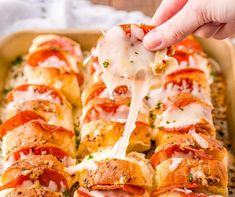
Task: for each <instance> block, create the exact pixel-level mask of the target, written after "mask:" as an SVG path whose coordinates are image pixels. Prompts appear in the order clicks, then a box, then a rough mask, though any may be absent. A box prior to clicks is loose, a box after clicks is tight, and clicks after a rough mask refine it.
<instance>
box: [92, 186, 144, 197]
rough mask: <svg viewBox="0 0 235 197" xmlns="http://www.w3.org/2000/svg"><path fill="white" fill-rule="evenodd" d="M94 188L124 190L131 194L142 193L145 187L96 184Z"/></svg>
mask: <svg viewBox="0 0 235 197" xmlns="http://www.w3.org/2000/svg"><path fill="white" fill-rule="evenodd" d="M92 189H93V190H123V191H124V192H127V193H129V194H133V195H142V194H144V192H145V189H144V188H142V187H139V186H135V185H95V186H93V187H92Z"/></svg>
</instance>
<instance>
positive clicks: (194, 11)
mask: <svg viewBox="0 0 235 197" xmlns="http://www.w3.org/2000/svg"><path fill="white" fill-rule="evenodd" d="M194 2H195V1H188V3H187V4H186V5H185V6H184V7H183V8H182V9H181V10H180V11H179V12H178V13H177V14H175V15H174V16H173V17H172V18H170V19H169V20H168V21H166V22H165V23H163V24H162V25H160V26H158V27H156V28H154V29H153V30H152V31H150V32H149V33H148V34H147V35H146V36H145V37H144V40H143V42H144V46H145V47H146V48H147V49H149V50H158V49H162V48H166V47H168V46H170V45H172V44H175V43H176V42H178V41H180V40H182V39H184V38H185V37H187V36H188V35H189V34H191V33H192V32H194V31H195V30H196V29H197V28H198V27H200V26H201V25H202V24H203V23H204V22H203V21H204V20H203V17H199V16H203V14H201V12H202V10H201V7H200V4H198V3H194Z"/></svg>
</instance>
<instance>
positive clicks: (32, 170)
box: [2, 155, 71, 186]
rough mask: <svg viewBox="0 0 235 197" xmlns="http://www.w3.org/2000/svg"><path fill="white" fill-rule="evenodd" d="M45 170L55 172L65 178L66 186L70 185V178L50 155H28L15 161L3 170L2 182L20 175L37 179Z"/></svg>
mask: <svg viewBox="0 0 235 197" xmlns="http://www.w3.org/2000/svg"><path fill="white" fill-rule="evenodd" d="M45 170H50V171H53V172H57V173H58V174H60V175H62V176H63V177H64V178H65V180H66V181H67V184H68V186H70V185H71V178H70V176H69V174H68V173H67V172H65V171H64V166H63V165H62V164H61V163H60V162H59V161H58V160H57V159H56V158H55V157H54V156H52V155H37V156H30V157H28V158H26V159H23V160H19V161H17V162H16V163H14V164H13V165H11V166H10V167H9V168H7V169H6V170H5V171H4V173H3V174H2V183H3V184H4V183H7V182H9V181H11V180H13V179H14V178H16V177H18V176H21V175H23V176H28V177H29V178H30V179H31V180H38V179H39V178H40V176H41V175H42V174H43V173H44V172H45Z"/></svg>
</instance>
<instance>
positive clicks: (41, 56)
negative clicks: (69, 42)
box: [27, 47, 69, 67]
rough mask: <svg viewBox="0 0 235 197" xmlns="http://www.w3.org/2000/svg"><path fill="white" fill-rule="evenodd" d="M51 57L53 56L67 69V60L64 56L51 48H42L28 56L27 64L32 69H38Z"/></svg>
mask: <svg viewBox="0 0 235 197" xmlns="http://www.w3.org/2000/svg"><path fill="white" fill-rule="evenodd" d="M52 56H55V57H57V58H58V59H59V60H61V61H63V62H65V63H66V64H67V66H68V67H69V63H68V61H67V58H66V57H65V54H63V53H62V52H61V51H60V50H58V49H56V48H53V47H48V48H43V49H40V50H38V51H35V52H34V53H32V54H30V56H29V57H28V59H27V64H28V65H30V66H32V67H38V66H39V64H40V63H43V62H44V61H45V60H47V59H48V58H49V57H52Z"/></svg>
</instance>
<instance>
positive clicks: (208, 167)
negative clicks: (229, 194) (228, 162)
mask: <svg viewBox="0 0 235 197" xmlns="http://www.w3.org/2000/svg"><path fill="white" fill-rule="evenodd" d="M172 163H173V161H172V159H168V160H166V161H164V162H162V163H161V164H159V165H158V166H157V168H156V170H155V173H156V174H155V181H156V188H157V189H160V188H164V187H169V186H174V185H187V184H190V183H196V184H198V185H199V186H202V187H204V188H207V189H208V190H209V191H213V190H214V191H215V192H216V191H217V190H218V193H219V194H224V193H225V192H226V187H227V184H228V175H227V168H226V167H225V166H224V164H223V163H222V162H221V161H219V160H206V159H205V160H195V159H183V160H181V161H180V162H179V163H178V164H177V165H176V167H173V166H174V165H172ZM172 168H173V169H172Z"/></svg>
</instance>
